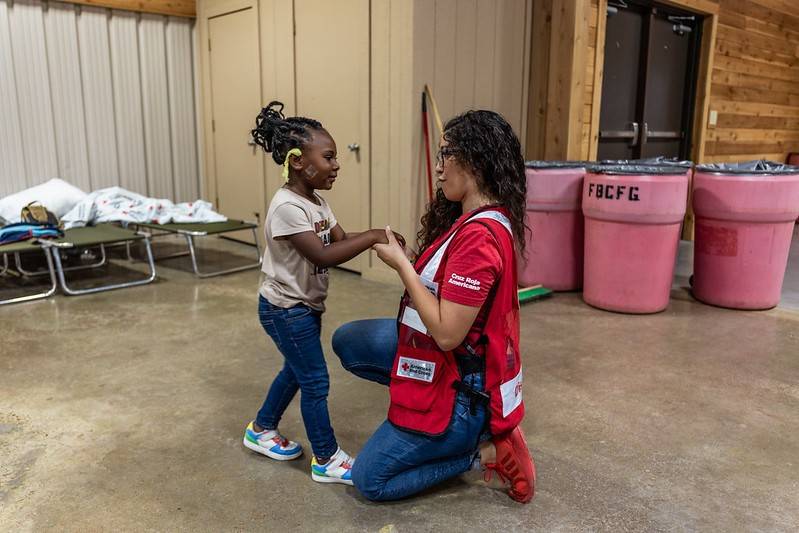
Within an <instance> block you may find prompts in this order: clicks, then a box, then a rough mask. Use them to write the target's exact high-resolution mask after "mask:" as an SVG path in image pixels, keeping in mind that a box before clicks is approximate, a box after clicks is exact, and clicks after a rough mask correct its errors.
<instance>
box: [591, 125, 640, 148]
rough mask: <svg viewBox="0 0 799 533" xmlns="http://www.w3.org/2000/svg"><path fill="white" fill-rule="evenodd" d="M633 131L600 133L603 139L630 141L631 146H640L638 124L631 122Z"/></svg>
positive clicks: (605, 131)
mask: <svg viewBox="0 0 799 533" xmlns="http://www.w3.org/2000/svg"><path fill="white" fill-rule="evenodd" d="M630 124H631V125H632V127H633V129H632V130H604V131H600V132H599V137H600V138H602V139H630V146H635V145H636V144H638V123H637V122H631V123H630Z"/></svg>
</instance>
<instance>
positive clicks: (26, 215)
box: [20, 201, 61, 228]
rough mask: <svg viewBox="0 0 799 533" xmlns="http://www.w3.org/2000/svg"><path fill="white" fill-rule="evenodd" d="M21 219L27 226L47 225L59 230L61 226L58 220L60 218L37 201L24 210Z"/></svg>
mask: <svg viewBox="0 0 799 533" xmlns="http://www.w3.org/2000/svg"><path fill="white" fill-rule="evenodd" d="M20 218H21V219H22V222H25V223H27V224H41V225H45V224H46V225H49V226H55V227H57V228H58V227H60V226H61V221H59V220H58V217H57V216H55V214H53V212H52V211H49V210H48V209H47V208H46V207H45V206H43V205H41V204H40V203H39V202H35V201H34V202H31V203H29V204H28V205H26V206H25V207H23V208H22V213H21V214H20Z"/></svg>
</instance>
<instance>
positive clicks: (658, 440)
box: [0, 243, 799, 532]
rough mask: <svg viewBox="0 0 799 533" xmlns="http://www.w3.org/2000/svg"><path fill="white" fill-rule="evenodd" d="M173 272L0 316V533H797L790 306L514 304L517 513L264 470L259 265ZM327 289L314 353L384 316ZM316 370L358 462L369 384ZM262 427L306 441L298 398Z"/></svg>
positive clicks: (678, 301) (359, 295)
mask: <svg viewBox="0 0 799 533" xmlns="http://www.w3.org/2000/svg"><path fill="white" fill-rule="evenodd" d="M218 249H219V250H220V251H226V250H230V251H231V252H232V251H235V250H237V248H236V247H235V246H234V245H231V244H229V243H223V244H222V245H220V246H219V248H218ZM219 257H220V254H216V255H215V256H214V258H215V260H218V259H219ZM223 259H224V260H225V261H228V260H230V259H231V256H230V255H228V253H227V252H225V255H224V256H223ZM120 264H122V263H120ZM180 266H184V267H185V263H182V262H181V260H177V261H171V262H164V263H162V264H161V265H160V269H159V275H160V280H159V281H158V282H157V283H155V284H153V285H149V286H147V287H142V288H136V289H130V290H125V291H116V292H113V293H106V294H101V295H95V296H84V297H77V298H67V297H63V296H58V297H56V298H53V299H50V300H48V301H44V302H39V303H30V304H22V305H16V306H9V307H5V308H0V391H2V392H0V530H3V531H15V532H16V531H100V530H105V531H179V530H196V531H231V530H237V531H238V530H256V529H259V530H266V531H277V530H280V531H337V532H344V531H372V532H377V531H379V530H381V528H383V527H384V526H387V525H389V524H393V525H394V530H395V531H398V532H410V531H414V532H415V531H502V530H504V531H519V530H534V531H553V530H554V531H585V530H594V531H674V530H678V531H686V530H688V531H695V530H699V531H714V532H715V531H795V530H796V525H797V524H799V439H797V434H798V433H799V312H795V311H791V310H785V309H777V310H773V311H767V312H755V313H747V312H736V311H728V310H723V309H717V308H714V307H709V306H705V305H701V304H698V303H695V302H694V301H692V300H691V298H690V297H689V296H688V294H687V293H686V292H685V291H684V290H682V289H679V288H677V289H675V291H674V294H673V300H672V303H671V306H670V307H669V309H668V310H667V311H666V312H664V313H661V314H658V315H654V316H626V315H620V314H612V313H606V312H602V311H597V310H594V309H591V308H589V307H587V306H586V305H584V304H583V303H582V302H581V300H580V297H579V295H577V294H558V295H556V296H554V297H553V298H551V299H549V300H544V301H540V302H536V303H530V304H527V305H525V307H524V308H523V311H522V339H523V346H522V348H523V352H524V359H525V391H526V392H525V397H526V402H527V407H528V414H527V417H526V418H525V420H524V423H523V428H524V430H525V432H526V434H527V438H528V441H529V443H530V446H531V449H532V452H533V454H534V456H535V458H536V462H537V465H538V475H539V484H538V492H537V497H536V499H535V500H534V502H533V503H532V504H530V505H526V506H523V505H518V504H516V503H514V502H512V501H511V500H510V499H509V498H508V497H507V496H506V495H505V494H504V493H502V492H501V491H499V490H496V489H494V488H491V487H486V486H485V485H484V484H483V482H482V481H481V480H480V479H479V477H478V476H475V475H470V476H464V477H461V478H458V479H455V480H453V481H451V482H449V483H446V484H444V485H442V486H440V487H438V488H435V489H433V490H431V491H429V492H427V493H425V494H422V495H420V496H418V497H415V498H412V499H409V500H406V501H401V502H397V503H392V504H383V505H378V504H373V503H369V502H367V501H365V500H364V499H362V498H361V497H359V496H358V494H357V493H356V492H355V491H354V490H353V489H352V488H348V487H343V486H326V485H320V484H316V483H313V482H312V481H311V480H310V477H309V473H308V468H309V466H308V461H307V459H306V458H303V459H302V460H298V461H294V462H291V463H288V464H286V463H275V462H272V461H270V460H269V459H266V458H264V457H260V456H256V455H254V454H253V453H251V452H249V451H248V450H246V449H244V448H243V447H242V445H241V436H242V430H243V428H244V425H245V424H246V423H247V421H248V420H249V419H251V418H252V417H253V416H254V414H255V411H256V409H257V408H258V407H259V405H260V402H261V400H262V398H263V395H264V393H265V390H266V387H267V385H268V383H269V382H270V380H271V378H272V377H273V376H274V374H275V372H276V370H277V369H278V368H279V365H280V364H281V358H280V355H279V354H278V353H277V351H276V349H275V348H274V346H273V345H272V343H271V341H269V340H268V338H267V337H266V335H265V334H264V333H263V331H262V330H261V328H260V326H259V324H258V322H257V317H256V312H255V305H256V287H257V284H258V274H257V273H256V272H255V271H250V272H246V273H241V274H236V275H232V276H228V277H224V278H217V279H212V280H205V281H198V280H195V278H193V277H192V276H191V275H189V274H187V273H185V272H183V271H181V270H178V269H176V268H175V267H180ZM110 271H111V272H112V273H113V274H114V275H128V274H126V273H125V271H124V270H122V269H121V268H120V267H119V266H116V265H115V266H112V267H111V268H110ZM332 277H333V279H332V283H331V293H330V300H329V311H328V313H327V314H326V316H325V325H324V333H323V343H324V344H325V345H326V346H329V343H330V335H331V334H332V332H333V330H334V329H335V328H336V327H337V326H338V325H340V324H342V323H344V322H346V321H349V320H353V319H357V318H364V317H378V316H393V315H394V314H395V310H396V304H397V299H398V291H397V289H396V288H395V287H392V286H388V285H382V284H377V283H372V282H367V281H364V280H362V279H360V278H359V277H357V276H354V275H352V274H348V273H344V272H338V271H336V272H334V273H333V276H332ZM328 361H329V367H330V373H331V381H332V389H331V397H330V409H331V415H332V419H333V422H334V426H335V428H336V430H337V436H338V438H339V441H340V443H341V444H342V446H343V447H344V448H345V449H346V450H349V451H351V452H352V453H357V451H358V449H359V448H360V446H361V445H362V444H363V442H364V441H365V440H366V439H367V437H368V436H369V435H370V434H371V432H372V431H373V430H374V428H375V427H377V425H378V424H379V423H380V422H381V421H382V420H383V419H384V416H385V412H386V405H387V392H386V390H385V389H383V388H381V387H380V386H377V385H374V384H370V383H366V382H363V381H360V380H358V379H357V378H355V377H353V376H350V375H349V374H347V373H346V372H345V371H344V370H343V369H342V368H341V367H340V365H339V364H338V362H337V360H336V358H335V356H334V355H333V354H331V353H328ZM281 428H282V430H283V431H284V432H285V433H286V434H287V435H289V436H291V437H293V438H295V439H297V440H299V441H300V442H302V443H303V444H304V445H306V446H307V439H306V437H305V435H304V431H303V429H302V423H301V420H300V416H299V406H298V401H297V400H295V402H294V403H293V404H292V405H291V406H290V408H289V410H288V412H287V414H286V417H285V420H284V422H283V424H282V426H281ZM388 530H391V528H388Z"/></svg>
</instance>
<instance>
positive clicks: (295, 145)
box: [244, 102, 404, 485]
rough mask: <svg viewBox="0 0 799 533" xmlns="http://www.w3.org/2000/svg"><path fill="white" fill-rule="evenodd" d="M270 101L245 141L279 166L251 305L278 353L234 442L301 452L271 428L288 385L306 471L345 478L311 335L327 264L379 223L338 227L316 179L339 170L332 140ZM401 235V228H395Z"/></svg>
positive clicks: (363, 245) (315, 331)
mask: <svg viewBox="0 0 799 533" xmlns="http://www.w3.org/2000/svg"><path fill="white" fill-rule="evenodd" d="M282 111H283V104H282V103H280V102H271V103H270V104H269V105H268V106H267V107H266V108H264V109H263V110H261V113H260V114H259V115H258V117H257V119H256V127H255V129H254V130H252V135H253V138H254V139H255V142H256V143H257V144H258V145H260V146H261V147H262V148H263V149H264V150H265V151H266V152H271V154H272V158H273V159H274V160H275V162H276V163H277V164H279V165H282V166H283V177H284V178H285V180H286V183H285V185H283V187H282V188H280V189H279V190H278V191H277V192H276V193H275V196H274V197H273V198H272V202H271V204H270V205H269V211H268V213H267V216H266V224H265V227H264V229H265V232H266V251H265V253H264V261H263V272H264V273H265V274H266V279H265V281H264V282H263V285H262V286H261V289H260V296H259V307H258V315H259V318H260V320H261V325H262V326H263V328H264V329H265V330H266V332H267V334H269V336H270V337H272V340H273V341H274V342H275V344H276V345H277V348H278V349H279V350H280V352H281V353H282V354H283V357H284V358H285V364H284V366H283V369H282V370H281V371H280V373H278V375H277V377H276V378H275V380H274V381H273V382H272V386H271V387H270V388H269V392H268V394H267V396H266V400H264V403H263V406H262V407H261V409H260V411H258V415H257V416H256V418H255V420H254V421H252V422H250V424H249V425H248V426H247V429H246V431H245V433H244V446H246V447H247V448H249V449H251V450H253V451H255V452H258V453H260V454H263V455H266V456H267V457H270V458H272V459H277V460H279V461H286V460H290V459H296V458H297V457H299V456H300V455H302V447H301V446H300V445H299V444H298V443H296V442H294V441H291V440H288V439H286V438H285V437H283V436H282V435H281V434H280V433H279V432H278V430H277V426H278V423H279V422H280V418H281V416H282V415H283V412H284V411H285V410H286V407H287V406H288V404H289V403H290V402H291V400H292V398H294V395H295V394H296V393H297V390H298V389H299V390H301V391H302V395H301V400H300V408H301V411H302V419H303V423H304V424H305V431H306V433H307V434H308V440H310V441H311V447H312V449H313V454H314V457H313V459H312V460H311V477H312V479H313V480H314V481H318V482H321V483H345V484H347V485H352V477H351V474H350V470H351V468H352V465H353V462H354V460H353V459H352V458H351V457H350V456H349V455H347V454H346V453H345V452H344V450H342V449H341V447H339V445H338V444H337V443H336V437H335V435H334V434H333V428H332V427H331V426H330V417H329V415H328V411H327V394H328V390H329V387H330V381H329V378H328V373H327V365H326V364H325V358H324V353H323V352H322V345H321V342H320V340H319V335H320V330H321V323H322V313H323V312H324V310H325V298H326V297H327V285H328V272H327V269H328V268H329V267H332V266H335V265H339V264H341V263H344V262H346V261H349V260H350V259H352V258H353V257H355V256H357V255H358V254H360V253H361V252H363V251H364V250H368V249H369V248H370V247H371V246H373V245H375V244H379V243H387V242H388V239H387V237H386V233H385V231H383V230H382V229H381V230H376V229H375V230H369V231H365V232H363V233H345V232H344V229H343V228H342V227H341V226H340V225H339V224H337V222H336V218H335V216H333V212H332V211H331V210H330V206H328V204H327V202H325V200H324V199H323V198H322V197H321V196H319V195H318V194H316V192H315V191H316V190H317V189H321V190H329V189H331V188H332V187H333V183H334V182H335V181H336V177H337V174H338V170H339V164H338V161H336V143H335V141H333V139H332V137H331V136H330V134H329V133H328V132H327V131H326V130H325V129H324V128H323V127H322V125H321V124H320V123H319V122H317V121H316V120H313V119H309V118H304V117H289V118H285V117H284V116H283V112H282ZM399 239H400V240H401V242H404V241H402V238H401V237H399Z"/></svg>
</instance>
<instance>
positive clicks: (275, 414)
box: [255, 296, 338, 459]
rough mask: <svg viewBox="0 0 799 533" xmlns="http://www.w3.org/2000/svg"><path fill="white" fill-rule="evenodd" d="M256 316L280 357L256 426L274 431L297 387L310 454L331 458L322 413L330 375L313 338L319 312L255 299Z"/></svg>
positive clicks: (333, 446)
mask: <svg viewBox="0 0 799 533" xmlns="http://www.w3.org/2000/svg"><path fill="white" fill-rule="evenodd" d="M258 317H259V318H260V320H261V325H262V326H263V328H264V330H266V332H267V333H268V334H269V336H270V337H272V340H273V341H275V344H276V345H277V348H278V350H280V353H282V354H283V357H284V358H285V362H284V364H283V369H282V370H281V371H280V372H279V373H278V375H277V377H275V380H274V381H273V382H272V386H271V387H269V393H268V394H267V395H266V399H265V400H264V404H263V406H262V407H261V409H260V411H258V416H257V417H256V418H255V422H256V423H257V424H258V425H259V426H261V427H262V428H266V429H276V428H277V425H278V422H280V418H281V417H282V416H283V412H284V411H285V410H286V407H288V405H289V403H291V400H292V399H293V398H294V395H295V394H297V390H298V389H299V390H301V391H302V396H301V397H300V410H301V411H302V421H303V423H304V424H305V432H306V433H307V434H308V440H310V441H311V448H312V449H313V453H314V455H316V457H317V458H323V459H324V458H328V457H330V456H332V455H333V454H334V453H336V450H337V449H338V444H337V443H336V436H335V435H334V434H333V428H332V427H331V426H330V415H329V414H328V412H327V394H328V391H329V390H330V377H329V376H328V374H327V364H326V363H325V354H324V352H323V351H322V343H321V342H320V340H319V335H320V333H321V329H322V313H320V312H319V311H315V310H313V309H311V308H310V307H308V306H306V305H295V306H294V307H290V308H283V307H278V306H276V305H272V304H271V303H269V301H268V300H267V299H266V298H264V297H263V296H260V297H259V299H258Z"/></svg>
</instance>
